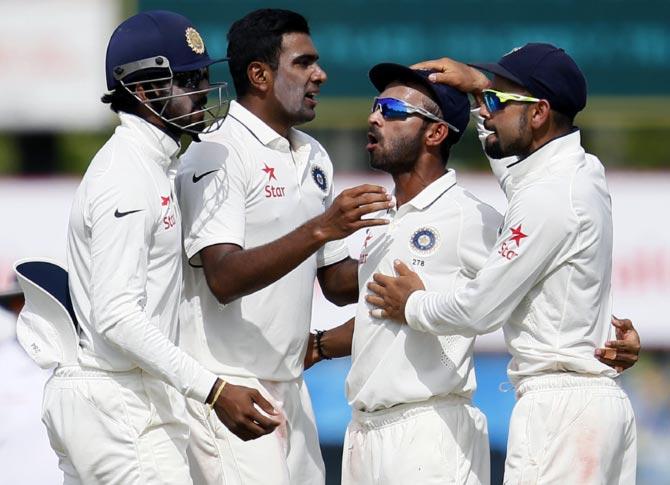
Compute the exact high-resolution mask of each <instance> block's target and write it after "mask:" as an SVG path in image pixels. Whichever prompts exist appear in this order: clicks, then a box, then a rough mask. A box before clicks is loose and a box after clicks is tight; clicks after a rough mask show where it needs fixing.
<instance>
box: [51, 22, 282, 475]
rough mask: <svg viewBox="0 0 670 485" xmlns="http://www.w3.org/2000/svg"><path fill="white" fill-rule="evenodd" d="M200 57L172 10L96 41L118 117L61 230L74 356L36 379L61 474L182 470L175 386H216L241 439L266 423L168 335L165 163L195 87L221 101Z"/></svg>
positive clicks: (172, 274)
mask: <svg viewBox="0 0 670 485" xmlns="http://www.w3.org/2000/svg"><path fill="white" fill-rule="evenodd" d="M212 62H213V61H212V60H211V59H210V58H209V56H208V55H207V51H206V50H205V45H204V43H203V41H202V38H201V37H200V35H199V34H198V31H197V30H196V29H195V27H194V26H193V25H192V24H191V22H190V21H189V20H188V19H186V18H185V17H183V16H181V15H178V14H175V13H172V12H167V11H149V12H143V13H140V14H137V15H135V16H133V17H131V18H129V19H127V20H126V21H124V22H123V23H122V24H121V25H119V27H117V29H116V30H115V31H114V33H113V34H112V37H111V39H110V41H109V45H108V49H107V58H106V72H107V87H108V89H109V90H110V92H109V93H108V94H106V95H105V96H104V97H103V102H104V103H109V104H111V109H112V110H114V111H115V112H118V114H119V118H120V120H121V124H120V126H119V127H117V128H116V130H115V132H114V134H113V135H112V137H111V138H110V140H109V141H108V142H107V143H106V144H105V145H104V146H103V147H102V148H101V149H100V151H99V152H98V153H97V154H96V156H95V157H94V159H93V160H92V161H91V164H90V166H89V168H88V170H87V171H86V174H85V175H84V178H83V180H82V182H81V185H80V186H79V188H78V189H77V192H76V195H75V198H74V203H73V206H72V211H71V215H70V226H69V231H68V245H67V259H68V266H69V286H70V295H71V299H72V304H73V307H74V313H75V315H76V319H77V320H78V323H79V326H80V328H81V332H80V335H79V349H78V351H77V353H78V356H77V359H76V361H77V363H76V364H75V365H69V366H60V367H58V368H57V369H56V370H55V372H54V375H53V376H52V378H51V379H50V380H49V382H48V383H47V384H46V387H45V391H44V405H43V409H44V414H43V421H44V423H45V424H46V427H47V430H48V434H49V439H50V442H51V446H52V448H53V449H54V451H55V452H56V454H57V455H58V458H59V462H60V468H61V469H62V470H63V473H64V476H65V480H64V482H65V483H66V484H74V483H86V484H94V483H95V484H112V483H114V484H121V483H122V484H147V483H174V484H179V485H183V484H188V483H191V478H190V474H189V468H188V462H187V457H186V448H187V444H188V436H189V428H188V423H187V420H186V412H185V405H184V403H185V399H184V396H188V397H189V398H190V399H192V400H193V401H197V402H201V403H205V402H206V401H207V402H210V403H212V400H216V399H217V398H218V401H217V402H216V403H215V406H214V407H215V410H216V413H217V414H219V415H220V416H222V418H223V419H225V420H227V422H228V423H229V424H231V425H234V424H235V423H234V421H235V420H239V419H240V415H242V414H253V415H254V419H255V420H256V423H257V425H256V426H255V427H253V428H250V429H246V428H245V429H240V430H238V432H239V433H240V434H241V435H242V436H244V437H245V438H246V439H248V438H252V437H257V436H259V435H262V434H265V433H268V432H270V431H272V430H273V429H274V428H275V427H276V424H277V423H276V421H275V420H272V419H270V418H268V417H266V415H264V414H261V413H260V412H258V410H257V409H256V408H255V407H254V405H253V402H252V400H253V401H255V402H257V403H258V404H259V405H260V406H261V407H262V408H263V409H264V410H265V412H266V413H267V414H272V413H273V412H274V411H273V408H272V406H271V405H270V404H269V403H268V402H267V401H266V400H265V399H263V397H262V396H260V394H258V392H257V391H256V390H254V389H247V388H240V387H237V386H234V385H232V384H231V385H229V386H225V387H222V385H223V381H221V380H219V379H218V378H217V376H216V375H214V374H213V373H212V372H211V371H209V370H207V369H206V368H205V367H204V366H202V365H201V364H200V363H198V362H197V361H196V360H195V359H193V358H192V357H190V356H189V355H188V354H187V353H186V352H184V351H182V350H180V349H179V348H178V347H177V346H176V345H175V340H176V336H177V330H178V328H177V315H178V306H179V302H180V291H181V285H182V276H181V275H182V273H181V263H182V260H181V224H180V213H179V209H178V207H177V204H176V200H175V197H174V196H173V191H172V183H171V180H170V179H169V178H168V175H167V172H168V169H170V167H172V166H173V164H174V163H175V156H176V154H177V152H178V151H179V139H180V136H181V135H182V134H189V135H191V136H193V137H197V135H198V134H199V133H200V132H201V131H203V130H206V128H205V115H204V113H205V111H206V108H205V103H206V101H207V93H208V92H210V91H215V92H217V93H218V94H219V101H221V92H220V87H218V86H214V87H210V84H209V81H208V67H209V66H210V64H212ZM219 106H221V103H220V102H219ZM210 126H214V125H210ZM212 414H214V413H212ZM246 421H248V419H245V422H246Z"/></svg>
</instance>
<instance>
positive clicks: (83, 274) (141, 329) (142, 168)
mask: <svg viewBox="0 0 670 485" xmlns="http://www.w3.org/2000/svg"><path fill="white" fill-rule="evenodd" d="M119 117H120V119H121V125H120V126H119V127H117V128H116V130H115V132H114V135H113V136H112V137H111V138H110V139H109V141H108V142H107V143H106V144H105V145H104V146H103V147H102V148H101V149H100V151H99V152H98V153H97V154H96V156H95V157H94V158H93V160H92V161H91V164H90V166H89V167H88V170H86V174H85V175H84V178H83V180H82V182H81V184H80V185H79V188H78V189H77V192H76V194H75V198H74V202H73V205H72V211H71V214H70V225H69V230H68V246H67V258H68V266H69V278H70V294H71V296H72V303H73V306H74V310H75V313H76V316H77V320H78V321H79V324H80V325H81V340H80V345H81V350H80V352H79V362H80V364H81V365H83V366H88V367H93V368H100V369H104V370H110V371H127V370H131V369H134V368H136V367H141V368H142V369H144V370H145V371H146V372H148V373H150V374H152V375H154V376H156V377H158V378H160V379H162V380H164V381H165V382H167V383H169V384H171V385H172V386H174V387H175V388H177V389H178V390H179V391H180V392H181V393H183V394H184V395H186V396H188V397H192V398H194V399H197V400H199V401H202V402H204V400H205V399H206V397H207V395H208V394H209V392H210V390H211V388H212V386H213V385H214V382H215V380H216V376H214V374H212V373H211V372H210V371H208V370H206V369H205V368H204V367H202V366H201V365H200V364H198V362H196V361H195V360H194V359H193V358H191V357H190V356H189V355H188V354H186V353H185V352H183V351H181V350H180V349H179V348H178V347H177V346H175V344H174V342H175V340H176V337H177V332H178V320H177V316H178V307H179V301H180V290H181V227H180V220H179V217H180V215H179V209H178V207H177V202H176V200H175V198H174V196H173V194H172V183H171V181H170V179H169V178H168V176H167V175H166V172H167V170H168V168H169V166H170V165H171V164H172V163H173V162H174V156H175V155H176V153H177V151H178V149H179V145H178V144H177V143H176V142H175V141H174V140H173V139H172V138H170V137H169V136H168V135H166V134H165V133H163V132H162V131H160V130H159V129H157V128H156V127H154V126H153V125H151V124H149V123H147V122H146V121H144V120H142V119H141V118H139V117H136V116H133V115H130V114H125V113H121V114H120V115H119Z"/></svg>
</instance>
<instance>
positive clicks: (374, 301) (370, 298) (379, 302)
mask: <svg viewBox="0 0 670 485" xmlns="http://www.w3.org/2000/svg"><path fill="white" fill-rule="evenodd" d="M365 301H367V302H368V303H369V304H370V305H374V306H376V307H383V306H384V299H383V298H382V297H380V296H375V295H366V296H365ZM370 314H371V315H372V316H373V317H376V318H384V316H383V315H381V314H380V313H379V312H377V313H375V314H372V313H370Z"/></svg>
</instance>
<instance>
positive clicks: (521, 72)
mask: <svg viewBox="0 0 670 485" xmlns="http://www.w3.org/2000/svg"><path fill="white" fill-rule="evenodd" d="M470 65H471V66H473V67H476V68H478V69H481V70H483V71H488V72H491V73H493V74H497V75H498V76H500V77H504V78H505V79H509V80H510V81H512V82H514V83H516V84H519V85H520V86H523V87H524V88H526V89H527V90H528V91H529V92H530V93H531V94H532V95H533V96H534V97H536V98H540V99H546V100H547V101H549V104H550V106H551V108H552V109H555V110H556V111H558V112H560V113H563V114H566V115H568V116H570V117H574V116H575V115H576V114H577V113H579V112H580V111H581V110H583V109H584V106H586V79H585V78H584V74H582V71H581V70H580V69H579V67H578V66H577V64H576V63H575V61H574V60H572V57H570V56H569V55H568V54H567V53H566V52H565V51H564V50H563V49H560V48H558V47H555V46H553V45H551V44H539V43H531V44H526V45H524V46H523V47H519V48H517V49H514V50H512V51H511V52H508V53H507V54H505V55H504V56H502V57H501V58H500V60H499V61H498V63H497V64H479V63H477V64H474V63H473V64H470Z"/></svg>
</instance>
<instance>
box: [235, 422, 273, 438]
mask: <svg viewBox="0 0 670 485" xmlns="http://www.w3.org/2000/svg"><path fill="white" fill-rule="evenodd" d="M273 430H274V428H272V429H269V430H267V429H264V428H263V427H262V426H260V425H259V424H257V423H255V422H254V421H252V420H248V421H246V422H244V423H242V424H240V425H238V427H237V428H236V429H231V431H232V432H233V433H235V435H237V436H238V437H239V438H240V439H242V440H243V441H251V440H255V439H256V438H260V437H261V436H265V435H266V434H269V433H271V432H272V431H273Z"/></svg>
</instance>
